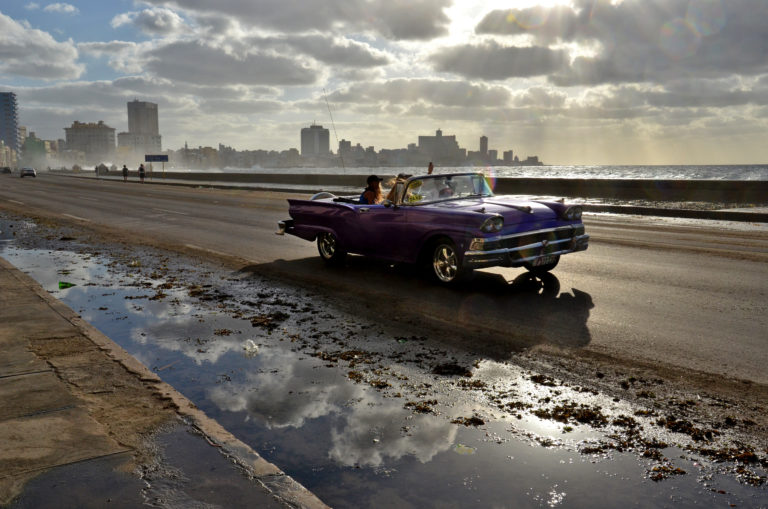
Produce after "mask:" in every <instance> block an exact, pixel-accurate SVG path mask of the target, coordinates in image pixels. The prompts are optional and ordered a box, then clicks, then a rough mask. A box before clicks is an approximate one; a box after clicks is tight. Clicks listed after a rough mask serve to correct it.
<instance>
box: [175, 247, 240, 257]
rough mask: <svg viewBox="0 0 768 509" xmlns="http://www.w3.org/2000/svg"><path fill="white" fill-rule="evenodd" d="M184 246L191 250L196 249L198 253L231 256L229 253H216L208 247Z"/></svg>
mask: <svg viewBox="0 0 768 509" xmlns="http://www.w3.org/2000/svg"><path fill="white" fill-rule="evenodd" d="M184 245H185V246H187V247H188V248H191V249H196V250H198V251H207V252H209V253H213V254H217V255H219V256H231V255H230V254H229V253H225V252H223V251H216V250H215V249H208V248H207V247H200V246H196V245H194V244H184Z"/></svg>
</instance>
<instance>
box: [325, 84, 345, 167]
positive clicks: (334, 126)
mask: <svg viewBox="0 0 768 509" xmlns="http://www.w3.org/2000/svg"><path fill="white" fill-rule="evenodd" d="M323 97H325V105H326V106H327V107H328V115H330V117H331V127H333V135H334V136H335V137H336V146H337V147H339V135H338V134H336V124H335V123H334V122H333V113H331V105H330V104H328V94H326V93H325V89H323ZM339 159H340V160H341V169H342V170H345V169H346V168H345V167H344V156H343V155H341V147H339Z"/></svg>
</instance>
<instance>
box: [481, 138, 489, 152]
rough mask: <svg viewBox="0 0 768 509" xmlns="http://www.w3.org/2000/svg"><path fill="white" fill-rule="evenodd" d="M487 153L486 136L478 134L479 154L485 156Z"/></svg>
mask: <svg viewBox="0 0 768 509" xmlns="http://www.w3.org/2000/svg"><path fill="white" fill-rule="evenodd" d="M486 154H488V136H485V135H483V136H480V155H481V156H485V155H486Z"/></svg>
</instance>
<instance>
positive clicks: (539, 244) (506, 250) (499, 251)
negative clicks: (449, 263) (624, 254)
mask: <svg viewBox="0 0 768 509" xmlns="http://www.w3.org/2000/svg"><path fill="white" fill-rule="evenodd" d="M583 241H589V235H586V234H584V235H578V236H576V237H570V238H567V239H560V240H550V241H549V242H548V244H547V245H550V246H551V245H555V244H563V243H569V244H570V243H572V242H573V243H576V244H579V243H581V242H583ZM542 247H544V244H543V243H542V242H534V243H533V244H527V245H525V246H519V247H510V248H502V249H494V250H492V251H466V252H465V253H464V256H484V255H486V256H487V255H497V254H510V253H516V252H518V251H525V250H528V249H535V248H542Z"/></svg>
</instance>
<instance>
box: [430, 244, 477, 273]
mask: <svg viewBox="0 0 768 509" xmlns="http://www.w3.org/2000/svg"><path fill="white" fill-rule="evenodd" d="M431 261H432V263H431V265H430V267H431V269H432V276H434V278H435V279H436V280H437V281H438V282H439V283H443V284H452V283H456V282H458V281H461V280H463V279H465V278H466V276H467V275H468V274H469V273H470V271H469V270H467V269H464V268H463V267H462V266H461V259H460V258H459V253H458V251H456V246H455V245H454V243H453V242H451V241H450V240H448V239H441V240H438V241H437V242H435V243H434V244H433V245H432V257H431Z"/></svg>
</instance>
